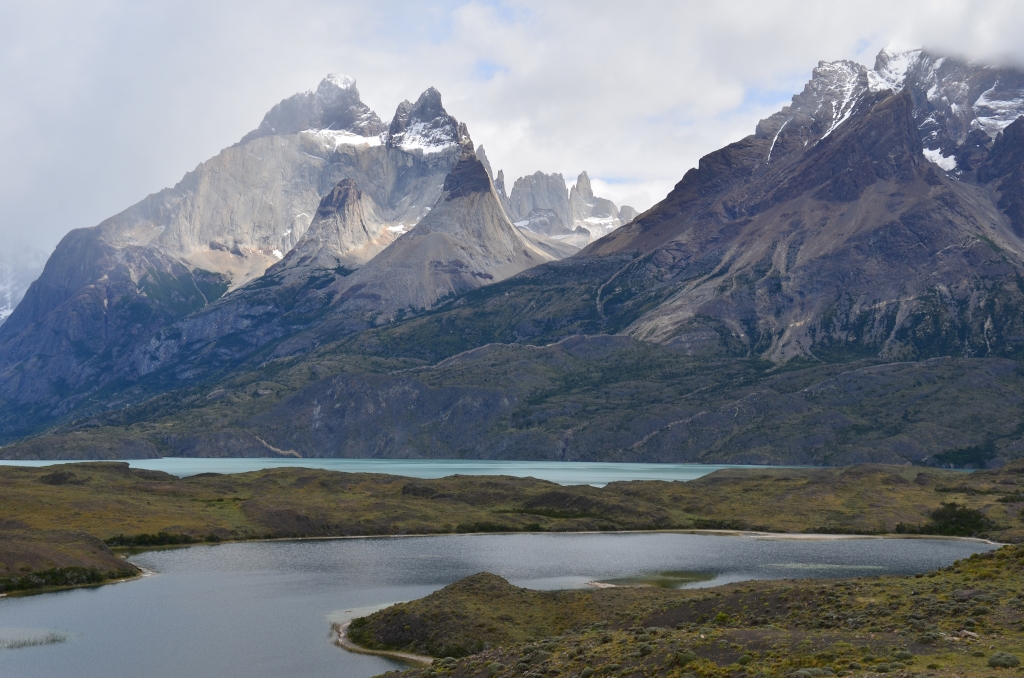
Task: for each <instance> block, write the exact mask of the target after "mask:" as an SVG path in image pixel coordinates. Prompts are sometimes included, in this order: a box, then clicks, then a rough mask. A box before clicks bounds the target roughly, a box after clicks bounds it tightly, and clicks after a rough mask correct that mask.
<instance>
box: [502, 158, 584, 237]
mask: <svg viewBox="0 0 1024 678" xmlns="http://www.w3.org/2000/svg"><path fill="white" fill-rule="evenodd" d="M508 201H509V207H510V208H511V210H512V211H511V212H510V213H509V217H510V218H511V219H512V220H513V221H514V222H516V223H519V222H521V221H524V220H527V219H528V218H529V215H530V213H531V212H534V210H544V211H545V212H550V213H553V214H554V216H555V219H554V223H552V224H551V225H550V227H549V233H548V235H552V234H554V232H555V229H557V232H558V233H559V234H566V235H567V234H569V233H571V232H572V228H571V224H572V214H571V212H570V211H569V194H568V192H567V191H566V188H565V179H563V178H562V175H561V174H557V173H556V174H544V173H543V172H534V173H533V174H531V175H529V176H525V177H519V178H518V179H516V180H515V183H514V184H512V193H511V194H510V195H509V198H508Z"/></svg>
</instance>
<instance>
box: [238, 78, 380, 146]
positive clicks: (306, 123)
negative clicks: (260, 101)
mask: <svg viewBox="0 0 1024 678" xmlns="http://www.w3.org/2000/svg"><path fill="white" fill-rule="evenodd" d="M307 130H332V131H336V132H349V133H351V134H354V135H357V136H362V137H375V136H379V135H380V134H381V133H383V132H384V124H383V123H382V122H381V120H380V118H379V117H377V114H376V113H374V112H373V111H371V110H370V108H369V107H368V106H367V105H366V104H364V103H363V102H362V100H361V99H360V98H359V90H358V89H357V88H356V81H355V79H353V78H351V77H350V76H347V75H338V74H330V75H328V76H327V77H326V78H324V79H323V80H321V81H320V84H319V86H318V87H317V88H316V91H310V92H303V93H300V94H296V95H294V96H291V97H288V98H287V99H284V100H283V101H281V102H280V103H278V104H276V105H275V106H274V107H273V108H271V109H270V111H269V112H268V113H267V114H266V115H265V116H263V122H261V123H260V126H259V127H257V128H256V129H255V130H253V131H252V132H249V133H248V134H246V135H245V136H244V137H242V140H241V141H240V142H239V143H240V144H244V143H246V142H249V141H252V140H253V139H258V138H260V137H265V136H271V135H274V134H297V133H298V132H304V131H307Z"/></svg>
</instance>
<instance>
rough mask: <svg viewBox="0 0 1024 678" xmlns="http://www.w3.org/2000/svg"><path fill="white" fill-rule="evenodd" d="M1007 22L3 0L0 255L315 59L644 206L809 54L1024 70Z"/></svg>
mask: <svg viewBox="0 0 1024 678" xmlns="http://www.w3.org/2000/svg"><path fill="white" fill-rule="evenodd" d="M427 5H429V6H427ZM1022 19H1024V6H1021V5H1018V4H1016V3H1010V2H997V1H994V0H993V1H990V2H979V1H977V0H976V1H974V2H952V1H937V2H900V3H894V2H891V0H887V1H885V2H880V1H876V0H869V1H862V2H859V3H856V4H845V5H840V4H837V3H820V2H797V1H795V0H777V1H775V2H764V1H763V0H761V1H758V2H746V1H744V2H716V3H706V2H630V3H621V2H605V1H591V2H562V3H550V2H543V1H541V0H529V1H527V0H510V1H509V2H440V3H420V2H381V3H362V2H326V1H323V0H292V1H290V2H268V1H260V0H254V1H250V2H231V1H226V2H217V3H210V2H197V1H189V0H184V1H178V2H152V3H136V2H128V1H125V0H106V1H97V2H91V3H78V2H67V1H52V2H36V3H31V4H30V3H5V4H4V5H3V7H2V8H0V248H7V249H10V248H11V247H17V246H20V245H26V244H27V245H32V246H37V247H40V248H43V249H48V248H51V247H52V246H53V245H54V244H55V243H56V241H57V240H58V239H59V238H60V237H61V236H62V235H63V234H64V233H66V232H67V231H68V230H70V229H71V228H77V227H83V226H92V225H94V224H96V223H98V222H99V221H101V220H102V219H103V218H105V217H108V216H111V215H113V214H114V213H116V212H118V211H120V210H121V209H123V208H125V207H127V206H128V205H130V204H132V203H134V202H136V201H138V200H139V199H141V198H142V197H144V196H145V195H146V194H148V193H152V192H154V191H157V190H159V189H160V188H162V187H164V186H168V185H173V184H174V183H176V182H177V181H178V180H179V179H180V177H181V175H182V174H183V173H184V172H186V171H188V170H190V169H192V168H193V167H195V166H196V164H198V163H199V162H201V161H203V160H205V159H206V158H209V157H210V156H212V155H214V154H216V153H217V152H218V151H219V150H220V149H221V148H223V147H225V146H228V145H230V144H232V143H234V142H235V141H237V140H238V139H239V138H240V137H241V136H242V135H244V134H245V133H246V132H247V131H249V130H250V129H253V128H254V127H255V126H256V125H257V124H258V123H259V121H260V119H261V118H262V115H263V113H264V112H265V111H266V110H267V109H269V108H270V106H272V105H273V104H274V103H276V102H277V101H278V100H280V99H282V98H284V97H286V96H289V95H291V94H292V93H294V92H297V91H303V90H307V89H311V88H314V87H315V86H316V84H317V83H318V82H319V80H320V78H322V77H323V76H324V75H325V74H326V73H328V72H343V73H348V74H350V75H352V76H354V77H356V78H357V80H358V83H359V88H360V91H361V93H362V94H363V98H364V100H365V101H366V102H367V103H368V104H369V105H370V106H371V107H372V108H374V109H375V110H376V111H377V112H378V114H379V115H380V116H381V117H382V118H383V119H385V120H387V119H389V118H390V117H391V115H392V114H393V112H394V109H395V106H396V105H397V104H398V103H399V102H400V101H401V100H402V99H414V98H415V97H416V96H417V95H418V94H419V93H420V92H421V91H423V90H424V89H426V88H427V87H428V86H435V87H437V88H438V89H440V90H441V92H442V94H443V96H444V101H445V105H446V107H447V108H448V110H449V111H450V112H451V113H452V114H453V115H455V116H456V117H458V118H459V119H460V120H463V121H465V122H466V123H467V124H468V125H469V128H470V132H471V133H472V135H473V138H474V140H475V141H476V142H477V143H483V144H484V145H485V146H486V147H487V151H488V155H489V157H490V159H491V162H492V163H493V165H494V166H495V168H496V169H497V168H503V169H504V170H505V174H506V176H507V177H508V178H509V181H508V183H509V185H511V180H512V179H514V177H516V176H520V175H523V174H527V173H531V172H533V171H536V170H538V169H541V170H544V171H548V172H555V171H557V172H562V173H563V174H564V175H565V176H566V177H567V178H574V177H575V176H576V175H577V174H578V173H579V172H580V171H581V170H584V169H586V170H588V172H589V173H590V176H591V177H592V179H594V184H595V186H596V187H598V188H599V192H601V193H602V194H604V195H606V196H608V197H611V198H612V199H614V200H616V201H617V202H619V203H630V204H633V206H634V207H637V208H638V209H644V208H646V207H649V206H650V205H651V204H652V203H653V202H655V201H657V200H658V199H660V198H661V197H663V196H664V194H665V193H666V192H667V191H668V190H670V189H671V187H672V185H673V184H674V183H675V182H676V181H678V180H679V178H680V177H681V176H682V175H683V173H684V172H685V171H686V170H687V169H688V168H689V167H692V166H694V165H695V164H696V162H697V160H698V159H699V158H700V156H702V155H704V154H705V153H708V152H710V151H712V150H714V149H716V148H719V147H721V146H723V145H724V144H726V143H728V142H730V141H733V140H735V139H738V138H740V137H742V136H744V135H747V134H750V133H751V132H752V131H753V129H754V126H755V124H756V123H757V121H758V119H760V118H762V117H765V116H767V115H768V114H770V113H771V112H773V111H775V110H777V109H778V108H779V107H780V106H782V105H784V104H785V103H787V102H788V100H789V97H790V96H791V95H792V94H793V93H795V92H797V91H799V90H800V88H802V86H803V83H804V82H805V81H806V80H807V78H808V77H809V75H810V71H811V69H812V68H813V67H814V66H815V65H816V63H817V62H818V60H819V59H826V60H829V59H838V58H850V59H855V60H858V61H861V62H862V63H868V64H870V63H871V62H872V61H873V59H874V55H875V53H876V52H877V51H878V49H880V48H881V47H882V46H883V45H885V44H887V43H890V42H894V41H895V42H900V43H903V44H907V45H917V44H923V45H926V46H928V47H931V48H932V49H934V50H936V51H939V52H944V53H950V54H955V55H960V56H965V57H969V58H983V59H987V60H992V61H996V62H999V63H1022V62H1024V44H1022V43H1021V42H1020V41H1019V37H1018V31H1017V27H1019V26H1021V25H1024V22H1022ZM19 244H20V245H19Z"/></svg>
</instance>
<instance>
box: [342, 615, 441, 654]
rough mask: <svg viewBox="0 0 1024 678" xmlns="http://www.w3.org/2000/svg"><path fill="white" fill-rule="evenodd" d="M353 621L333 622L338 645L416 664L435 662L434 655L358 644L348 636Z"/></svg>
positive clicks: (352, 650) (358, 651) (359, 651)
mask: <svg viewBox="0 0 1024 678" xmlns="http://www.w3.org/2000/svg"><path fill="white" fill-rule="evenodd" d="M351 623H352V620H351V619H350V620H348V621H346V622H342V623H340V624H339V623H334V624H331V628H332V630H333V631H334V644H335V645H337V646H338V647H340V648H342V649H344V650H348V651H349V652H355V653H357V654H369V655H376V656H378V657H388V658H390V659H398V660H401V661H404V662H412V663H414V664H425V665H427V666H430V665H431V664H433V663H434V658H433V657H428V656H427V655H424V654H413V653H411V652H398V651H396V650H371V649H370V648H368V647H363V646H362V645H357V644H356V643H354V642H352V640H351V639H350V638H349V637H348V626H349V624H351Z"/></svg>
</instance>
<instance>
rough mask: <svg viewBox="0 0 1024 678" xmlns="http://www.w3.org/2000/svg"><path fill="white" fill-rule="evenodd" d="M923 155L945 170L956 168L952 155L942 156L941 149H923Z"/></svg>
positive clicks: (950, 170) (949, 170)
mask: <svg viewBox="0 0 1024 678" xmlns="http://www.w3.org/2000/svg"><path fill="white" fill-rule="evenodd" d="M924 157H925V159H926V160H928V162H930V163H932V164H934V165H938V166H939V167H941V168H942V169H944V170H946V171H947V172H952V171H953V170H955V169H956V158H955V157H954V156H952V155H951V156H949V157H943V155H942V151H940V150H938V149H934V150H933V149H931V148H926V149H924Z"/></svg>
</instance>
